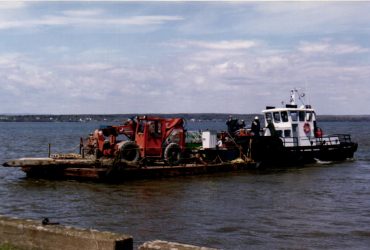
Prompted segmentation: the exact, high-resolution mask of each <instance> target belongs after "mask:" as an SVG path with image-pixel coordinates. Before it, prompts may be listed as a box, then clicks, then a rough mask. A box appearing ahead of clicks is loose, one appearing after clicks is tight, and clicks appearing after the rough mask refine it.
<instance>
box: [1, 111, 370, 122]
mask: <svg viewBox="0 0 370 250" xmlns="http://www.w3.org/2000/svg"><path fill="white" fill-rule="evenodd" d="M136 115H148V116H161V117H182V118H184V119H185V120H187V121H225V120H227V119H228V117H229V116H230V115H231V116H233V117H234V118H237V119H244V120H245V121H250V120H252V119H253V117H254V116H256V115H258V116H260V117H261V118H262V116H261V115H260V114H226V113H222V114H216V113H196V114H191V113H189V114H184V113H174V114H107V115H103V114H76V115H52V114H51V115H0V122H122V121H124V120H127V119H128V118H132V117H134V116H136ZM318 120H319V121H370V115H318Z"/></svg>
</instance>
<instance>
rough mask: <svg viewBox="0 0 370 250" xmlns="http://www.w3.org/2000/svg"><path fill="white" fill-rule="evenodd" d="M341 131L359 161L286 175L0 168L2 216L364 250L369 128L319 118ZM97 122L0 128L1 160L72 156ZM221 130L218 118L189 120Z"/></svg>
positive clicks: (164, 235) (139, 236) (207, 241)
mask: <svg viewBox="0 0 370 250" xmlns="http://www.w3.org/2000/svg"><path fill="white" fill-rule="evenodd" d="M320 125H321V127H322V128H323V129H324V131H331V132H333V133H342V132H348V133H351V134H352V137H353V140H355V141H357V142H358V143H359V150H358V152H357V153H356V159H355V160H352V161H346V162H342V163H334V164H329V165H320V164H316V165H312V166H309V167H300V168H290V169H285V170H278V169H277V170H273V171H261V172H256V171H254V172H238V173H226V174H224V173H223V174H213V175H203V176H190V177H177V178H169V179H159V180H137V181H129V182H126V183H122V184H103V183H92V182H76V181H48V180H35V179H27V178H24V177H25V174H24V173H23V172H22V171H21V170H20V169H13V168H2V167H1V168H0V197H1V203H0V214H2V215H8V216H16V217H20V218H32V219H36V220H40V221H41V219H42V218H43V217H49V218H50V219H51V220H52V221H58V222H60V223H61V224H64V225H71V226H78V227H86V228H94V229H98V230H109V231H114V232H118V233H127V234H130V235H133V236H134V241H135V245H136V246H137V245H139V244H140V243H142V242H144V241H147V240H154V239H161V240H169V241H176V242H184V243H188V244H195V245H202V246H209V247H216V248H222V249H279V248H283V249H322V248H326V249H338V248H340V249H367V248H368V246H369V245H370V185H369V184H370V164H369V163H370V150H369V149H370V129H369V122H322V123H321V124H320ZM98 126H99V124H96V123H0V141H1V144H0V162H4V161H6V160H8V159H12V158H18V157H25V156H46V155H47V144H48V143H52V150H53V151H54V152H69V151H71V150H75V151H77V146H78V143H79V137H80V136H84V135H87V134H88V133H89V132H90V131H92V130H93V129H94V128H95V127H98ZM188 127H189V129H199V128H200V129H205V128H210V129H218V130H220V129H224V123H223V122H213V123H205V122H204V123H188Z"/></svg>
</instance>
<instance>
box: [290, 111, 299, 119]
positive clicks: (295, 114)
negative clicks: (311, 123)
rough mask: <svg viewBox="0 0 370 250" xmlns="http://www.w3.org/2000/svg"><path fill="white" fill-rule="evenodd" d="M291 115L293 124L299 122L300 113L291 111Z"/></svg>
mask: <svg viewBox="0 0 370 250" xmlns="http://www.w3.org/2000/svg"><path fill="white" fill-rule="evenodd" d="M293 114H294V115H293ZM289 115H290V117H291V118H292V122H296V121H298V112H297V110H291V111H289Z"/></svg>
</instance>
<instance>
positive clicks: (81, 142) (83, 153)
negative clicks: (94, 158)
mask: <svg viewBox="0 0 370 250" xmlns="http://www.w3.org/2000/svg"><path fill="white" fill-rule="evenodd" d="M80 155H81V156H82V158H85V150H84V140H83V138H82V137H80Z"/></svg>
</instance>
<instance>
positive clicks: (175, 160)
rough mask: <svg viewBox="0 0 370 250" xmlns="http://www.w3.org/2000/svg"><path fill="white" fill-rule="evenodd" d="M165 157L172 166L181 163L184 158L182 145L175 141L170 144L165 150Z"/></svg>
mask: <svg viewBox="0 0 370 250" xmlns="http://www.w3.org/2000/svg"><path fill="white" fill-rule="evenodd" d="M164 159H165V161H166V162H167V163H168V164H169V165H171V166H176V165H179V164H180V162H181V160H182V159H181V148H180V146H179V145H178V144H177V143H174V142H172V143H170V144H168V145H167V147H166V149H165V150H164Z"/></svg>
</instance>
